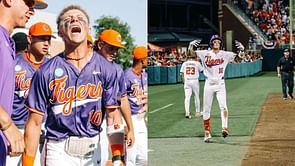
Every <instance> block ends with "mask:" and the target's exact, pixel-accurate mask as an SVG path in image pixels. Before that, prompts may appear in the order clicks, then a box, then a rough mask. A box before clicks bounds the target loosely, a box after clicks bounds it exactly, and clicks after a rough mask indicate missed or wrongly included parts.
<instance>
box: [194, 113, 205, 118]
mask: <svg viewBox="0 0 295 166" xmlns="http://www.w3.org/2000/svg"><path fill="white" fill-rule="evenodd" d="M202 115H203V112H196V114H195V117H196V118H199V117H201V116H202Z"/></svg>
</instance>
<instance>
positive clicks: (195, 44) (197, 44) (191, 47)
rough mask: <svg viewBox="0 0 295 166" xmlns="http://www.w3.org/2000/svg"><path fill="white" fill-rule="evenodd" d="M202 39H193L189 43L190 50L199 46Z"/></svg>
mask: <svg viewBox="0 0 295 166" xmlns="http://www.w3.org/2000/svg"><path fill="white" fill-rule="evenodd" d="M201 41H202V40H200V39H197V40H193V41H191V42H190V43H189V46H188V49H189V50H193V49H194V47H198V46H199V45H200V43H201Z"/></svg>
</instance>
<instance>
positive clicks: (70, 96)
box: [49, 76, 103, 115]
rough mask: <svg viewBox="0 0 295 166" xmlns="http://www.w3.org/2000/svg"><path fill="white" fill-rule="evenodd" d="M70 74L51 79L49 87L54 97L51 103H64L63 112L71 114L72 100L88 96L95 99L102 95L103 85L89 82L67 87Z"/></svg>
mask: <svg viewBox="0 0 295 166" xmlns="http://www.w3.org/2000/svg"><path fill="white" fill-rule="evenodd" d="M67 79H68V76H63V77H61V78H58V79H55V80H52V81H50V83H49V89H50V90H51V91H53V99H50V100H49V101H50V103H52V104H54V103H60V104H64V107H63V110H62V112H63V114H64V115H70V114H71V112H72V102H73V101H74V100H84V99H86V98H87V97H88V96H89V97H91V98H93V99H95V98H98V97H100V96H102V91H103V89H102V86H101V83H100V82H98V84H97V85H95V84H91V83H87V84H86V85H80V86H79V87H77V89H76V87H75V86H69V87H66V80H67Z"/></svg>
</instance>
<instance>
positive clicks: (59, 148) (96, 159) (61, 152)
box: [41, 135, 101, 166]
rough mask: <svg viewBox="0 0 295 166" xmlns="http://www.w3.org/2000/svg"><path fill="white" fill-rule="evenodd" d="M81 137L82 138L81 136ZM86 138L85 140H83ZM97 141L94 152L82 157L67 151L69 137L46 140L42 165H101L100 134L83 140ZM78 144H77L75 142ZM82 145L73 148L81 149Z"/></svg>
mask: <svg viewBox="0 0 295 166" xmlns="http://www.w3.org/2000/svg"><path fill="white" fill-rule="evenodd" d="M80 139H81V138H80ZM83 139H85V140H83ZM89 140H91V141H93V142H95V144H94V145H95V146H94V147H92V148H93V149H94V151H93V154H91V155H89V156H87V157H81V156H76V155H71V154H69V153H67V152H66V151H67V150H66V147H67V146H68V144H67V143H68V142H67V141H68V139H66V140H60V141H55V140H48V139H47V140H46V141H45V144H44V149H43V151H42V157H41V158H42V166H56V165H63V166H101V159H100V158H101V154H100V153H101V149H100V143H99V135H97V136H95V137H92V138H85V137H84V138H83V137H82V142H87V141H89ZM73 145H76V146H77V144H73ZM79 148H81V147H79V146H77V147H73V148H72V149H79Z"/></svg>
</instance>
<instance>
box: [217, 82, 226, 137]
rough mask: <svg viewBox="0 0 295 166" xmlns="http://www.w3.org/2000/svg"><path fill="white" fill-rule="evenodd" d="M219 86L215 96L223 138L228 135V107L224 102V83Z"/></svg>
mask: <svg viewBox="0 0 295 166" xmlns="http://www.w3.org/2000/svg"><path fill="white" fill-rule="evenodd" d="M219 86H220V87H219V90H218V91H217V92H216V98H217V101H218V104H219V109H220V115H221V127H222V136H223V137H224V138H225V137H227V135H228V108H227V103H226V89H225V84H223V85H219Z"/></svg>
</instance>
